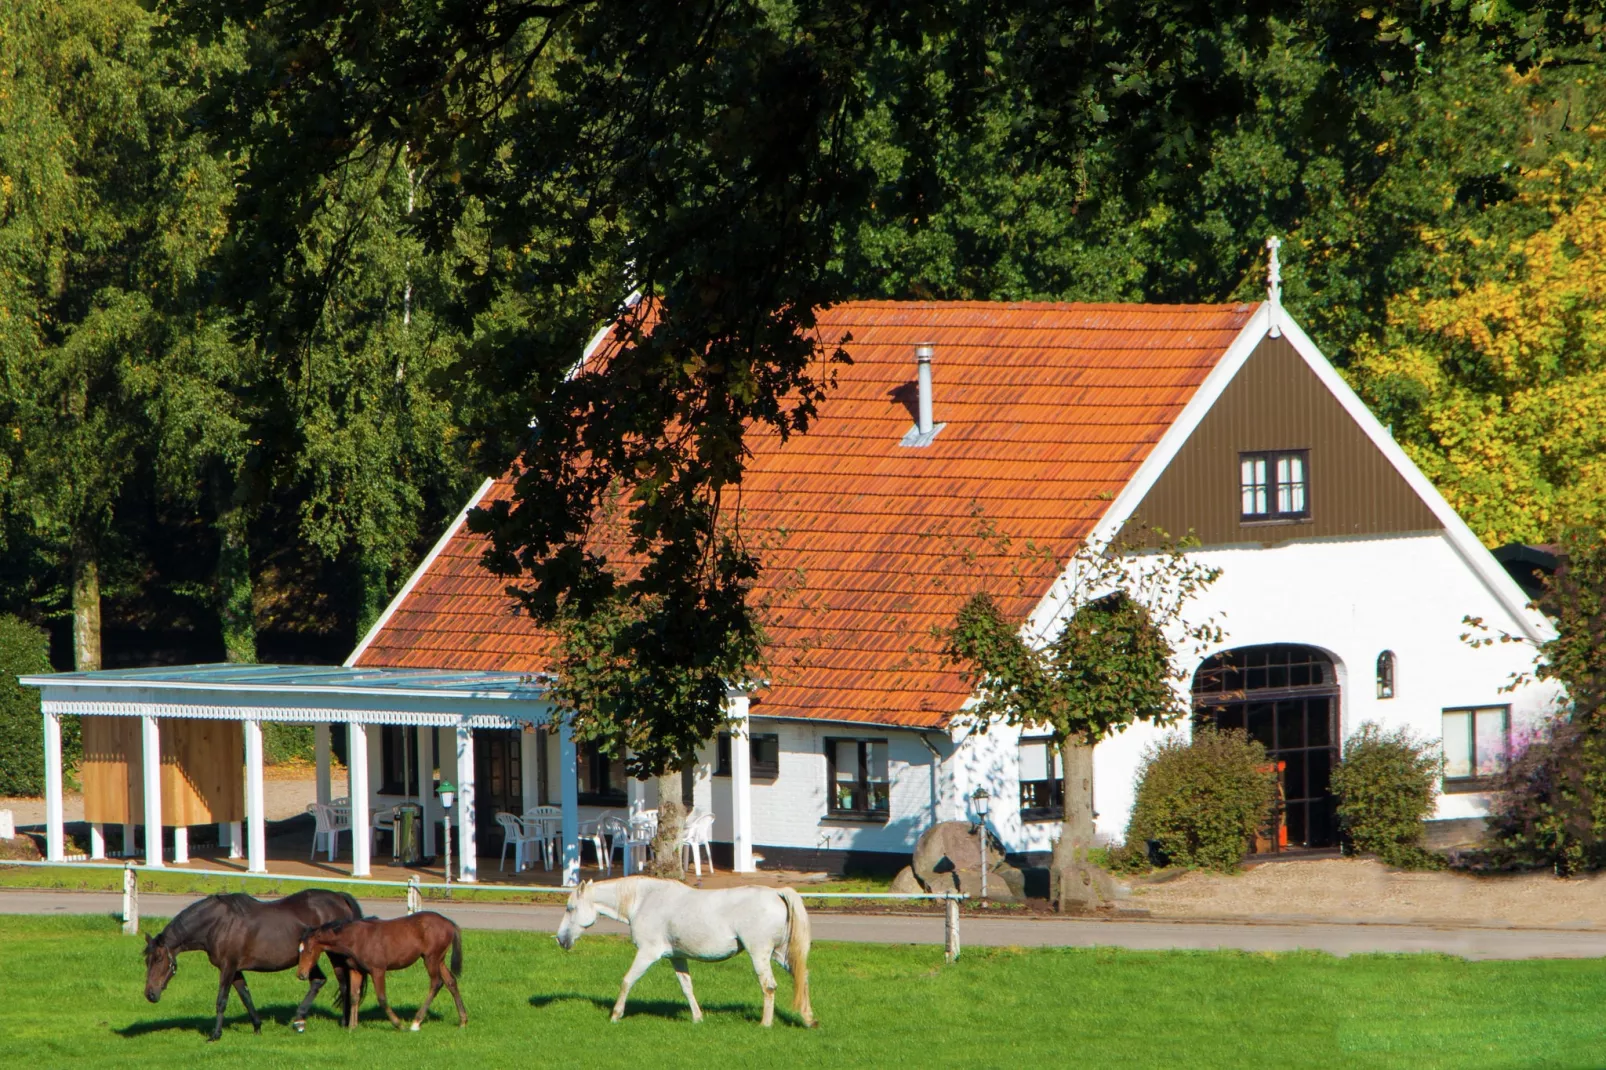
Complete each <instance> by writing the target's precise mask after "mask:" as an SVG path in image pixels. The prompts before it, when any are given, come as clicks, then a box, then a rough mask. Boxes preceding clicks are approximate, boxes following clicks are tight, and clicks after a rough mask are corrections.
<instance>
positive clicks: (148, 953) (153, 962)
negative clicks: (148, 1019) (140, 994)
mask: <svg viewBox="0 0 1606 1070" xmlns="http://www.w3.org/2000/svg"><path fill="white" fill-rule="evenodd" d="M177 972H178V956H176V955H174V954H173V949H172V948H170V947H168V946H167V945H166V944H164V943H162V942H161V941H160V939H156V940H152V939H151V938H150V936H148V935H147V936H146V937H145V998H146V999H148V1000H150V1001H151V1002H152V1003H155V1002H156V1001H157V1000H159V999H161V998H162V990H163V989H165V988H166V987H167V982H169V981H171V980H172V979H173V975H174V974H175V973H177Z"/></svg>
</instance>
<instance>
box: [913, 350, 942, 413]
mask: <svg viewBox="0 0 1606 1070" xmlns="http://www.w3.org/2000/svg"><path fill="white" fill-rule="evenodd" d="M936 352H937V350H936V347H935V346H933V345H932V344H931V343H930V342H921V343H920V344H919V345H917V346H915V365H916V367H917V368H918V369H919V378H920V409H919V413H920V415H919V416H918V418H917V419H916V424H917V425H918V427H919V430H920V433H921V434H922V435H929V434H931V358H932V357H933V356H935V355H936Z"/></svg>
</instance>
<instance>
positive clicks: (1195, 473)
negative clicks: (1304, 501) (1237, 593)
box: [1127, 338, 1444, 546]
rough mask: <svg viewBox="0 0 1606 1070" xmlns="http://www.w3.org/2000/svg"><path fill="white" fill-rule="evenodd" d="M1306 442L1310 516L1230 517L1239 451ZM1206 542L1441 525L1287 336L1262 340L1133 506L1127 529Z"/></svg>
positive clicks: (1234, 510)
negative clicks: (1144, 529)
mask: <svg viewBox="0 0 1606 1070" xmlns="http://www.w3.org/2000/svg"><path fill="white" fill-rule="evenodd" d="M1253 450H1309V451H1310V453H1309V456H1308V459H1307V463H1308V465H1309V472H1308V478H1309V480H1310V516H1309V517H1306V518H1304V519H1302V520H1297V521H1294V520H1278V521H1252V522H1250V523H1244V522H1243V521H1242V520H1241V519H1240V515H1239V474H1238V455H1239V454H1240V453H1243V452H1247V451H1253ZM1139 526H1146V527H1148V528H1149V529H1151V530H1153V531H1163V532H1166V533H1168V534H1170V535H1172V536H1176V537H1181V536H1183V535H1186V534H1187V533H1188V532H1189V530H1190V529H1191V530H1192V532H1193V534H1194V535H1195V536H1197V537H1198V539H1199V541H1200V542H1202V543H1203V544H1204V545H1206V546H1223V545H1234V544H1246V543H1259V544H1261V545H1266V544H1269V543H1276V542H1283V541H1285V540H1288V539H1308V538H1316V537H1319V536H1350V535H1383V534H1399V533H1403V532H1411V531H1439V530H1441V529H1442V528H1443V527H1444V525H1443V524H1441V523H1439V519H1438V517H1436V516H1434V515H1433V510H1431V509H1429V508H1428V506H1427V503H1425V502H1424V501H1422V499H1421V498H1420V497H1418V496H1417V493H1416V491H1414V490H1412V489H1411V486H1410V484H1408V483H1407V482H1406V481H1405V477H1404V476H1402V475H1400V473H1399V470H1398V469H1396V468H1395V467H1394V465H1393V464H1392V463H1391V462H1390V461H1389V459H1388V458H1387V457H1385V456H1383V454H1382V452H1381V451H1380V450H1379V449H1378V448H1377V446H1376V444H1375V443H1373V442H1372V440H1371V439H1370V438H1368V437H1367V435H1366V432H1365V431H1363V430H1361V428H1360V425H1358V424H1357V423H1356V422H1355V418H1354V417H1352V416H1351V415H1350V414H1349V413H1348V412H1346V411H1344V406H1343V404H1342V403H1341V402H1340V401H1339V400H1338V398H1336V397H1334V396H1333V393H1332V391H1330V390H1328V389H1327V387H1326V386H1325V385H1324V384H1323V383H1322V381H1321V380H1320V379H1318V378H1317V377H1316V373H1315V372H1313V371H1311V370H1310V365H1308V364H1306V363H1305V361H1304V358H1302V357H1301V356H1300V355H1299V353H1298V352H1297V351H1296V350H1295V349H1294V347H1293V345H1292V344H1291V343H1290V342H1289V341H1288V339H1287V338H1265V339H1262V340H1261V343H1260V345H1259V346H1257V347H1256V348H1255V351H1254V352H1253V353H1252V354H1250V356H1249V359H1248V360H1247V361H1245V362H1244V366H1243V367H1242V368H1240V369H1238V373H1237V374H1236V375H1234V376H1233V378H1232V382H1230V383H1228V384H1227V386H1226V389H1225V390H1223V391H1222V393H1221V397H1220V398H1218V399H1216V403H1215V404H1214V405H1212V406H1211V407H1210V411H1209V412H1207V413H1205V416H1204V419H1203V420H1201V421H1200V422H1199V426H1198V427H1197V428H1196V429H1195V430H1194V432H1193V434H1192V435H1190V436H1188V441H1187V442H1185V443H1183V444H1182V448H1181V449H1180V450H1178V451H1177V455H1176V457H1175V458H1173V459H1172V461H1171V463H1170V464H1169V465H1167V466H1166V470H1165V471H1164V472H1162V473H1161V474H1160V478H1159V479H1158V480H1156V481H1155V484H1154V487H1153V488H1152V489H1151V490H1150V491H1149V493H1148V494H1147V495H1146V496H1145V497H1144V499H1143V501H1142V502H1141V503H1139V505H1138V507H1137V509H1136V510H1134V511H1133V514H1132V520H1131V521H1130V522H1129V523H1128V525H1127V528H1128V529H1130V530H1132V531H1135V530H1136V529H1137V528H1138V527H1139Z"/></svg>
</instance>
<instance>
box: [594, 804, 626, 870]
mask: <svg viewBox="0 0 1606 1070" xmlns="http://www.w3.org/2000/svg"><path fill="white" fill-rule="evenodd" d="M591 827H592V831H591V842H592V844H594V845H595V846H596V848H597V868H598V869H601V870H602V871H603V872H604V873H606V874H608V875H609V876H610V877H611V876H613V853H614V852H615V851H621V852H622V851H624V849H625V841H626V840H628V839H629V838H630V827H629V826H628V825H626V824H625V822H624V819H623V818H621V817H620V816H619V815H618V814H615V813H611V812H610V813H606V814H603V815H602V816H601V817H599V818H597V819H596V820H595V821H593V822H591ZM619 861H620V863H621V864H623V862H624V858H623V857H621V858H620V860H619Z"/></svg>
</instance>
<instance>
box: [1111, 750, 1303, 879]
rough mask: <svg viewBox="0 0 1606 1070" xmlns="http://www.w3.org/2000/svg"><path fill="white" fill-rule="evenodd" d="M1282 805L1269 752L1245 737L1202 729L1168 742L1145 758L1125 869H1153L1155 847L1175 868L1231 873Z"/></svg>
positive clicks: (1124, 854) (1128, 833)
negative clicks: (1151, 844) (1150, 852)
mask: <svg viewBox="0 0 1606 1070" xmlns="http://www.w3.org/2000/svg"><path fill="white" fill-rule="evenodd" d="M1276 797H1277V776H1276V774H1275V773H1274V772H1272V771H1271V769H1270V767H1269V765H1268V763H1267V760H1266V748H1265V747H1263V746H1261V745H1260V743H1259V742H1257V741H1255V740H1253V739H1250V738H1249V737H1248V736H1247V735H1245V734H1244V733H1243V732H1241V731H1237V730H1231V731H1226V732H1220V731H1217V730H1216V729H1214V728H1211V727H1208V726H1202V727H1199V728H1196V729H1195V730H1194V733H1193V738H1192V739H1183V738H1182V737H1181V736H1179V735H1172V736H1169V737H1167V738H1166V739H1164V740H1162V741H1161V742H1160V743H1158V744H1154V745H1151V746H1150V747H1149V748H1148V749H1147V750H1146V751H1145V753H1144V755H1143V767H1142V770H1141V771H1140V772H1139V774H1138V790H1137V795H1136V798H1135V799H1134V801H1133V804H1132V817H1131V819H1130V820H1129V821H1128V823H1127V828H1126V845H1125V847H1124V848H1123V849H1122V852H1121V855H1122V863H1123V864H1124V865H1125V866H1128V867H1131V868H1137V869H1141V868H1143V867H1144V866H1146V865H1147V864H1148V863H1147V857H1146V850H1147V843H1148V841H1150V840H1155V841H1157V842H1158V844H1159V847H1160V850H1161V852H1163V853H1164V855H1165V857H1166V858H1167V859H1168V860H1169V863H1170V864H1171V865H1177V866H1198V867H1200V868H1202V869H1214V870H1219V871H1221V872H1223V873H1231V872H1233V871H1234V870H1236V869H1237V868H1238V866H1239V864H1240V863H1242V862H1243V857H1244V853H1245V852H1246V851H1247V850H1248V849H1249V844H1250V842H1251V841H1252V840H1253V839H1254V836H1255V834H1256V833H1257V832H1260V831H1261V830H1263V829H1264V828H1265V827H1266V823H1267V821H1269V820H1270V818H1271V812H1272V806H1273V804H1274V803H1275V802H1276Z"/></svg>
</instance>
